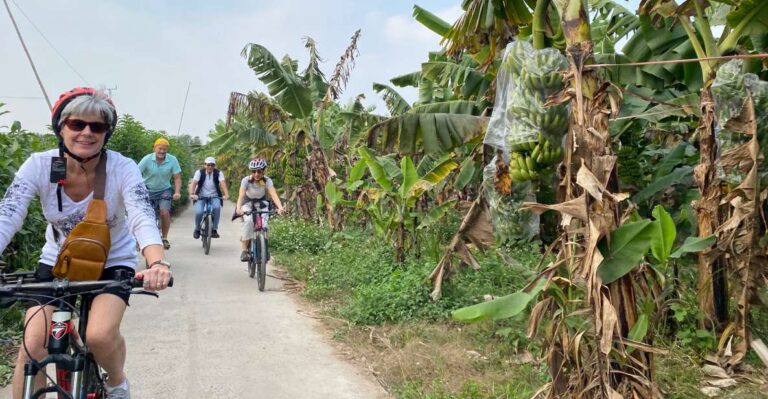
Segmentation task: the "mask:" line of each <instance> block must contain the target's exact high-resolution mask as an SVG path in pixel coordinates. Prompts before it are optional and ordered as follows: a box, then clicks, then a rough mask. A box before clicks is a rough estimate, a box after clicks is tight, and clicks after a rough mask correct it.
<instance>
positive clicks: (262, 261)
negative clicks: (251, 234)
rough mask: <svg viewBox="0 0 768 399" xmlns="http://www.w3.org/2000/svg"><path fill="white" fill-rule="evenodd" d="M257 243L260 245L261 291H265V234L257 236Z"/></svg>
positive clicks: (259, 277) (259, 275)
mask: <svg viewBox="0 0 768 399" xmlns="http://www.w3.org/2000/svg"><path fill="white" fill-rule="evenodd" d="M257 245H258V246H259V252H258V253H259V270H258V272H257V274H258V280H259V291H264V285H265V283H266V281H267V241H266V240H265V239H264V234H259V236H258V237H257Z"/></svg>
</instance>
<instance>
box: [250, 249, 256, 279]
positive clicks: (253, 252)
mask: <svg viewBox="0 0 768 399" xmlns="http://www.w3.org/2000/svg"><path fill="white" fill-rule="evenodd" d="M250 244H251V253H250V254H248V277H250V278H253V276H255V275H256V253H257V252H256V251H257V248H256V242H255V241H254V240H251V242H250Z"/></svg>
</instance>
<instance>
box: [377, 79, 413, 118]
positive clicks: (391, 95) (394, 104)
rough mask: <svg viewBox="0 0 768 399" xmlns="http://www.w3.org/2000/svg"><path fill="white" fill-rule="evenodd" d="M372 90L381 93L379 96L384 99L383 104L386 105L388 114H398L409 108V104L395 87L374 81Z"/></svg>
mask: <svg viewBox="0 0 768 399" xmlns="http://www.w3.org/2000/svg"><path fill="white" fill-rule="evenodd" d="M373 90H374V91H375V92H377V93H381V97H382V99H383V100H384V104H385V105H386V106H387V109H388V110H389V114H390V115H400V114H404V113H406V112H408V111H410V110H411V105H410V104H408V101H406V100H405V99H404V98H403V97H402V96H401V95H400V93H398V92H397V91H396V90H395V89H393V88H391V87H389V86H387V85H385V84H381V83H374V84H373Z"/></svg>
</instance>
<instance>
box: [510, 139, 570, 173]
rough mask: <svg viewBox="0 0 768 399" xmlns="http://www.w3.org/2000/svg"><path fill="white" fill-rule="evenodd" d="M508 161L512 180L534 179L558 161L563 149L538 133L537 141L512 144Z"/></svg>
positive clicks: (560, 158)
mask: <svg viewBox="0 0 768 399" xmlns="http://www.w3.org/2000/svg"><path fill="white" fill-rule="evenodd" d="M510 149H511V150H512V153H511V155H510V161H509V173H510V175H511V176H512V181H513V182H517V183H520V182H524V181H529V180H536V179H538V178H539V174H540V172H542V171H544V170H546V169H548V168H549V167H550V166H553V165H555V164H557V163H558V162H560V160H562V157H563V149H562V148H560V146H553V145H552V142H550V141H549V140H547V139H546V138H544V136H543V135H542V134H541V133H539V139H538V142H534V141H529V142H525V143H517V144H512V145H511V146H510Z"/></svg>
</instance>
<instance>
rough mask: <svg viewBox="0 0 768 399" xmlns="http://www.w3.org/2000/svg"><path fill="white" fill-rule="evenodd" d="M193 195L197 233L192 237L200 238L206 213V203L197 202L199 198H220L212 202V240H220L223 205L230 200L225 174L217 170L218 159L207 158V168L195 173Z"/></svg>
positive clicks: (191, 186) (192, 186) (190, 188)
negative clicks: (201, 226) (201, 224)
mask: <svg viewBox="0 0 768 399" xmlns="http://www.w3.org/2000/svg"><path fill="white" fill-rule="evenodd" d="M189 192H190V193H192V195H190V196H189V197H190V198H191V199H192V201H196V202H195V231H193V232H192V236H193V237H194V238H195V239H198V238H200V222H201V221H202V220H203V213H204V212H205V205H206V204H205V201H197V199H198V198H199V197H218V198H217V199H216V200H213V201H211V205H213V226H212V227H213V229H212V230H213V231H211V238H219V231H218V230H219V217H220V215H221V205H223V204H224V200H225V199H227V198H229V189H228V188H227V182H226V181H225V179H224V172H222V171H220V170H219V169H217V168H216V159H215V158H213V157H208V158H205V166H204V167H203V168H202V169H200V170H198V171H196V172H195V176H194V177H193V178H192V183H191V184H190V187H189Z"/></svg>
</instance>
